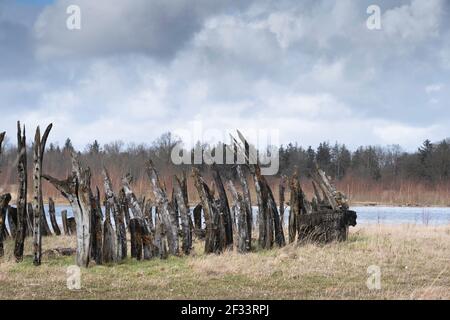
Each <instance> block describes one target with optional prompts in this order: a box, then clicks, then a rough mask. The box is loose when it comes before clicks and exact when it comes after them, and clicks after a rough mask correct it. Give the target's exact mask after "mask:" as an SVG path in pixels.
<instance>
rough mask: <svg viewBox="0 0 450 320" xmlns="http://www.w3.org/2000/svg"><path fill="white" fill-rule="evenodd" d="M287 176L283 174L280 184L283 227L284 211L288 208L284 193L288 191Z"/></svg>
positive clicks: (282, 222)
mask: <svg viewBox="0 0 450 320" xmlns="http://www.w3.org/2000/svg"><path fill="white" fill-rule="evenodd" d="M286 179H287V178H286V176H285V175H282V176H281V179H280V185H279V190H278V192H279V198H280V221H281V226H282V227H283V225H284V211H285V210H286V208H285V207H284V201H285V198H284V193H285V191H286Z"/></svg>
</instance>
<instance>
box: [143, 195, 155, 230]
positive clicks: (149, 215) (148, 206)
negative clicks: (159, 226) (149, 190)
mask: <svg viewBox="0 0 450 320" xmlns="http://www.w3.org/2000/svg"><path fill="white" fill-rule="evenodd" d="M144 217H145V220H147V224H148V226H149V228H150V230H152V232H153V231H154V229H155V224H154V222H153V221H154V220H153V202H152V200H150V199H148V200H147V201H146V202H145V208H144Z"/></svg>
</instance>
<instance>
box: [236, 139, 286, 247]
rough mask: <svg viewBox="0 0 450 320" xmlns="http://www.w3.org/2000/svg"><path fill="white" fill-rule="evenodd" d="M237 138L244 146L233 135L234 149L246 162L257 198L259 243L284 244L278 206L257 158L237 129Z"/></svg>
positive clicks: (269, 244) (266, 245) (268, 244)
mask: <svg viewBox="0 0 450 320" xmlns="http://www.w3.org/2000/svg"><path fill="white" fill-rule="evenodd" d="M238 135H239V138H240V139H241V141H242V143H243V145H244V146H242V145H241V144H240V143H239V142H238V141H237V140H236V139H235V138H234V137H231V138H232V139H233V141H234V145H235V148H236V150H238V151H239V152H241V153H242V154H243V155H244V156H245V160H246V163H247V164H248V167H249V168H250V172H251V173H252V175H253V180H254V183H255V190H256V196H257V200H258V208H259V210H258V220H259V241H258V242H259V244H260V246H261V247H262V248H265V249H270V248H271V247H272V245H273V243H274V240H275V241H276V243H277V245H278V246H280V247H281V246H284V245H285V239H284V234H283V230H282V227H281V222H280V216H279V214H278V208H277V206H276V203H275V198H274V197H273V193H272V190H271V189H270V186H269V184H268V183H267V181H266V179H265V178H264V176H262V175H261V169H260V167H259V164H258V161H256V160H257V159H254V155H253V154H250V152H249V149H250V147H249V143H248V142H247V140H246V139H245V138H244V136H243V135H242V134H241V133H240V132H239V131H238Z"/></svg>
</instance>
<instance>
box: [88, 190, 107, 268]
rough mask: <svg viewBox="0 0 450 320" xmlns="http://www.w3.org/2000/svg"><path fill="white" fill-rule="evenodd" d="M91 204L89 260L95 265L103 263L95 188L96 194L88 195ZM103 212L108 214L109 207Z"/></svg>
mask: <svg viewBox="0 0 450 320" xmlns="http://www.w3.org/2000/svg"><path fill="white" fill-rule="evenodd" d="M90 203H91V248H90V251H91V252H90V255H91V259H93V260H94V261H95V263H96V264H97V265H101V264H102V263H103V214H102V206H101V202H100V190H99V189H98V188H96V194H95V195H94V194H92V193H91V194H90ZM105 211H106V212H107V214H109V206H108V205H107V204H106V205H105Z"/></svg>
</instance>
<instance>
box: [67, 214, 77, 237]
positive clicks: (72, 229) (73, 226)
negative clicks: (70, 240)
mask: <svg viewBox="0 0 450 320" xmlns="http://www.w3.org/2000/svg"><path fill="white" fill-rule="evenodd" d="M67 227H68V228H69V233H70V234H71V235H73V234H74V235H76V234H77V221H76V220H75V218H74V217H70V218H67Z"/></svg>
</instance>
